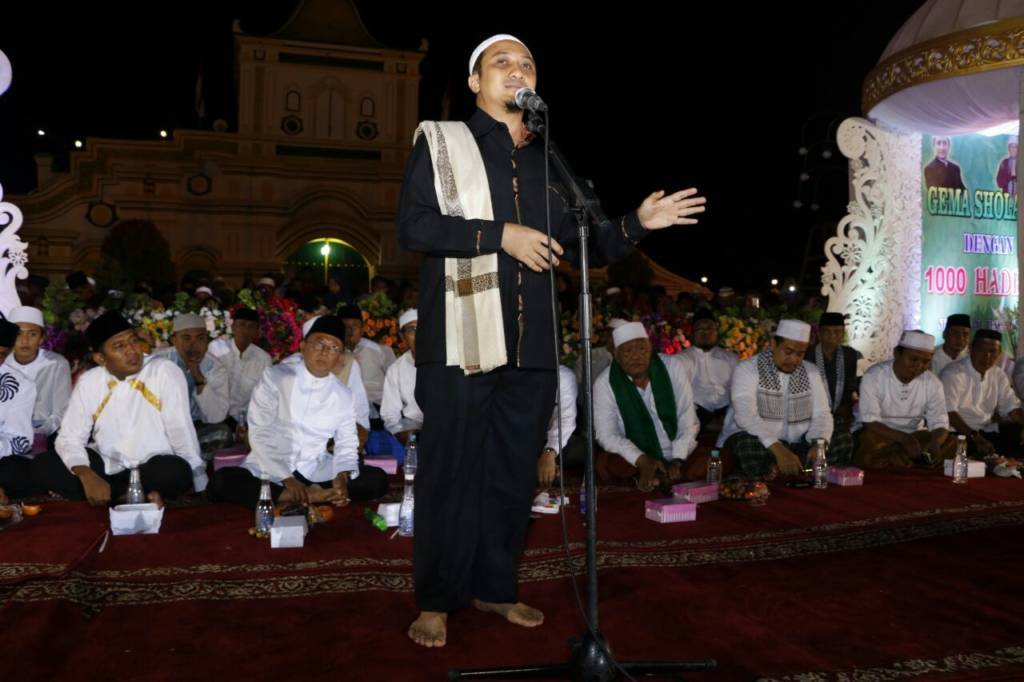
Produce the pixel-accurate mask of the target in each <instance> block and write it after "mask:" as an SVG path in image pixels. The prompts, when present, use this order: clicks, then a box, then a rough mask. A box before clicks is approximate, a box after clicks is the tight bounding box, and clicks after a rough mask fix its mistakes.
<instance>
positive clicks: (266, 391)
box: [212, 315, 388, 507]
mask: <svg viewBox="0 0 1024 682" xmlns="http://www.w3.org/2000/svg"><path fill="white" fill-rule="evenodd" d="M344 338H345V325H344V323H343V322H342V321H341V320H340V319H338V318H337V317H335V316H334V315H325V316H323V317H320V318H318V319H317V320H316V321H315V322H314V323H313V325H312V326H311V327H310V329H309V331H308V333H307V334H306V338H305V340H304V341H303V342H302V346H301V353H302V361H301V362H292V363H281V364H279V365H275V366H273V367H271V368H270V369H268V370H266V371H265V372H264V373H263V376H262V377H261V378H260V382H259V384H257V386H256V388H255V390H253V393H252V399H251V400H250V401H249V412H248V419H249V444H250V445H251V446H252V452H250V453H249V456H248V457H246V458H245V461H243V462H242V465H241V466H239V467H226V468H224V469H221V470H219V471H218V472H217V473H216V474H215V475H214V477H213V484H212V488H213V498H214V499H215V500H217V501H221V502H234V503H236V504H242V505H246V506H255V505H256V502H257V500H258V499H259V492H260V477H261V476H263V475H266V476H267V477H269V479H270V482H271V485H270V489H271V495H272V496H273V498H274V500H275V501H276V502H300V503H310V502H315V503H331V504H334V505H335V506H339V507H343V506H345V505H347V504H348V503H349V502H351V501H353V500H354V501H357V502H359V501H364V500H372V499H375V498H378V497H381V496H382V495H384V494H385V493H386V492H387V490H388V481H387V474H385V473H384V471H383V470H382V469H378V468H376V467H372V466H361V465H360V464H359V457H358V454H357V451H358V448H359V438H358V436H357V434H356V411H355V403H354V401H353V397H352V392H351V391H350V390H349V388H348V387H347V386H345V385H344V384H343V383H342V382H341V380H339V379H338V378H337V377H336V376H335V375H334V374H333V373H332V372H331V370H332V369H333V367H334V365H335V364H336V363H337V361H338V357H339V356H340V355H341V352H342V349H343V344H344ZM331 440H333V441H334V448H333V452H329V451H328V449H327V445H328V441H331Z"/></svg>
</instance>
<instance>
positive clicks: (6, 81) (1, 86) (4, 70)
mask: <svg viewBox="0 0 1024 682" xmlns="http://www.w3.org/2000/svg"><path fill="white" fill-rule="evenodd" d="M11 74H12V72H11V60H9V59H8V58H7V55H5V54H4V53H3V51H0V95H2V94H4V93H5V92H7V88H9V87H11Z"/></svg>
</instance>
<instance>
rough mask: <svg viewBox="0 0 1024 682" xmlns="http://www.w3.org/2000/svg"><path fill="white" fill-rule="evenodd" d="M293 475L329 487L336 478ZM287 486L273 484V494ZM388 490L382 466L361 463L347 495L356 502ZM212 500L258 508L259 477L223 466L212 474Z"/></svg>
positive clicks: (275, 498) (235, 468) (277, 494)
mask: <svg viewBox="0 0 1024 682" xmlns="http://www.w3.org/2000/svg"><path fill="white" fill-rule="evenodd" d="M292 476H293V477H294V478H295V480H297V481H298V482H299V483H302V484H303V485H313V484H316V485H319V486H320V487H322V488H330V487H331V485H332V484H333V483H334V482H333V481H310V480H309V479H307V478H306V477H305V476H303V475H302V474H300V473H299V472H297V471H293V472H292ZM283 490H284V486H282V485H278V484H277V483H271V484H270V495H271V497H273V498H274V501H275V502H276V501H277V498H278V497H279V496H280V495H281V492H282V491H283ZM387 492H388V475H387V474H386V473H385V472H384V470H383V469H378V468H377V467H371V466H360V467H359V476H357V477H356V478H353V479H351V480H350V481H349V482H348V496H349V499H351V500H352V501H353V502H365V501H367V500H375V499H377V498H378V497H383V496H384V495H385V494H386V493H387ZM210 499H211V500H213V501H214V502H228V503H231V504H240V505H242V506H243V507H255V506H256V502H257V501H259V499H260V479H258V478H256V477H255V476H253V475H252V472H251V471H249V470H248V469H246V468H244V467H224V468H223V469H220V470H218V471H217V472H216V473H215V474H214V475H213V481H212V482H211V483H210Z"/></svg>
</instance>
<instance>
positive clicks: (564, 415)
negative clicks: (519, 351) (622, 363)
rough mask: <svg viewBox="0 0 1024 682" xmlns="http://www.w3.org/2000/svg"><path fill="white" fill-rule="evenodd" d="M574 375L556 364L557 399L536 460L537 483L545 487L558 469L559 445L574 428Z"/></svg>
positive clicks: (575, 394) (551, 480) (575, 393)
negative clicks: (560, 433)
mask: <svg viewBox="0 0 1024 682" xmlns="http://www.w3.org/2000/svg"><path fill="white" fill-rule="evenodd" d="M577 393H578V391H577V390H576V375H575V374H574V373H573V371H572V370H571V369H569V368H568V367H566V366H565V365H559V366H558V401H559V403H561V413H559V405H555V409H554V411H552V413H551V423H550V424H548V439H547V442H546V443H545V444H544V449H543V450H542V451H541V453H540V459H538V460H537V485H539V486H540V487H541V488H547V487H548V486H549V485H551V484H552V483H553V482H554V480H555V471H556V470H557V469H558V453H559V451H560V448H559V445H561V446H562V448H564V447H565V445H566V443H568V442H569V438H570V437H571V436H572V434H573V431H575V430H576V397H577ZM559 425H561V428H562V438H561V440H559V438H558V428H559Z"/></svg>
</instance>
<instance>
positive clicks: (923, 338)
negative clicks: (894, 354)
mask: <svg viewBox="0 0 1024 682" xmlns="http://www.w3.org/2000/svg"><path fill="white" fill-rule="evenodd" d="M899 346H900V348H911V349H913V350H923V351H928V352H929V353H931V352H932V351H934V350H935V337H934V336H932V335H931V334H925V333H924V332H920V331H917V330H916V329H915V330H912V331H911V330H907V331H904V332H903V335H902V336H901V337H900V344H899Z"/></svg>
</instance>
